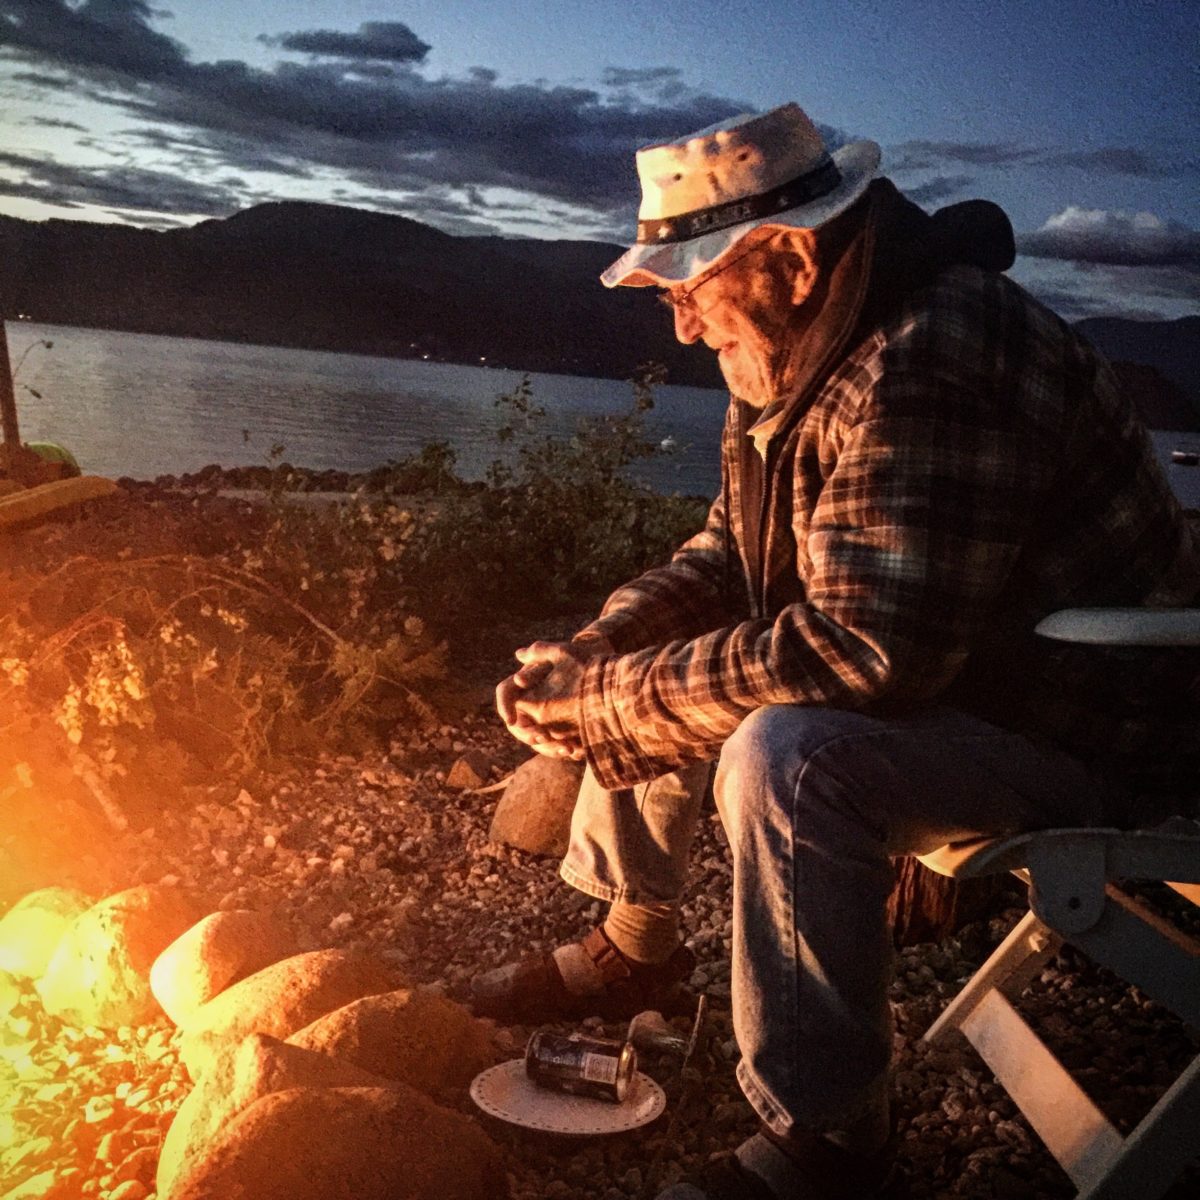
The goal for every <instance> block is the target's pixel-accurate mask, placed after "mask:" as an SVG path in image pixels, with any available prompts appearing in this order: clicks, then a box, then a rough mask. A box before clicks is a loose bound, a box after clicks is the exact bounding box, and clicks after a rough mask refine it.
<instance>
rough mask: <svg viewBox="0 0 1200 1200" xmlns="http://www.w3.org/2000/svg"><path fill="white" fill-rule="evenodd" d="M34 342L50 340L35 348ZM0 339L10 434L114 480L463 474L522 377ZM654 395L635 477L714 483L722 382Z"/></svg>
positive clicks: (1179, 443) (550, 402)
mask: <svg viewBox="0 0 1200 1200" xmlns="http://www.w3.org/2000/svg"><path fill="white" fill-rule="evenodd" d="M42 339H44V340H47V341H51V342H53V343H54V345H53V348H52V349H49V350H47V349H45V348H44V347H42V346H39V345H36V344H35V343H37V342H38V341H39V340H42ZM8 340H9V353H10V355H11V357H12V361H13V366H14V368H16V366H17V364H18V362H20V360H21V358H22V356H23V355H25V352H26V350H28V351H29V353H28V354H27V355H25V358H24V362H23V363H21V366H20V368H19V371H18V373H17V380H16V382H17V406H18V411H19V413H20V419H21V434H22V436H23V438H24V439H25V440H26V441H39V440H48V441H55V442H61V443H62V444H63V445H65V446H67V447H69V448H70V449H71V450H72V451H73V452H74V453H75V455H76V457H78V459H79V461H80V463H81V464H82V465H83V468H84V470H85V471H88V472H90V473H94V474H98V475H109V476H113V477H117V476H121V475H131V476H134V477H135V478H144V479H145V478H153V477H154V476H156V475H179V474H182V473H183V472H186V471H195V470H198V469H199V468H200V467H203V466H205V465H207V464H208V463H220V464H221V465H222V466H227V467H232V466H244V465H248V464H253V463H263V462H266V461H267V457H268V454H269V452H270V449H271V447H272V446H273V445H282V446H283V447H285V457H286V458H287V460H288V461H289V462H292V463H295V464H296V465H298V466H305V467H314V468H317V469H325V468H335V469H339V470H346V471H360V470H368V469H370V468H371V467H375V466H379V465H380V464H382V463H385V462H387V461H388V460H390V459H399V458H402V457H404V456H405V455H407V454H412V453H414V452H415V451H417V450H419V449H420V448H421V447H422V446H423V445H425V444H427V443H428V442H431V441H448V442H450V443H451V445H453V446H454V448H455V450H456V451H457V452H458V469H459V472H460V474H462V475H463V476H464V477H465V478H468V479H478V478H480V477H482V475H483V473H484V472H485V471H486V469H487V466H488V464H489V463H490V462H491V461H492V460H493V459H494V458H495V457H496V456H497V445H496V440H495V432H496V430H497V428H498V427H499V426H500V425H501V424H502V423H503V420H504V416H503V414H502V413H501V412H500V411H498V410H497V409H496V408H495V406H494V403H493V402H494V400H495V398H496V397H497V396H498V395H500V394H501V393H503V392H507V391H510V390H511V389H512V388H514V387H515V386H516V385H517V384H518V383H519V382H520V380H521V378H522V373H521V372H519V371H501V370H488V369H486V368H483V367H464V366H454V365H450V364H446V363H430V362H410V361H406V360H402V359H391V358H371V357H368V356H366V355H358V354H328V353H323V352H321V351H315V350H287V349H279V348H276V347H271V346H244V345H238V344H234V343H230V342H208V341H201V340H199V339H192V338H173V337H157V336H154V335H151V334H137V333H116V332H112V331H109V330H97V329H76V328H73V327H69V326H61V325H36V324H33V323H31V322H24V321H22V322H10V323H9V325H8ZM531 380H532V384H533V396H534V400H535V401H536V402H537V403H538V404H540V405H541V406H542V407H543V408H545V409H546V426H547V428H548V429H549V430H551V431H554V432H556V433H567V432H569V431H570V430H571V429H572V428H573V426H574V422H575V421H576V420H577V419H578V418H579V417H581V416H593V415H598V414H604V413H619V412H623V411H626V410H627V409H628V407H629V405H630V403H631V396H632V393H631V390H630V387H629V385H628V384H625V383H620V382H617V381H614V380H608V379H582V378H578V377H574V376H567V375H537V374H534V375H531ZM22 385H28V387H32V388H33V389H35V390H36V391H37V392H38V393H40V397H41V398H40V399H39V398H37V397H35V396H33V395H32V394H31V393H30V392H29V391H28V390H27V388H26V387H25V386H22ZM655 396H656V399H655V407H654V410H653V411H652V412H651V413H649V414H648V418H647V428H648V431H649V433H650V434H651V436H652V437H653V438H654V440H655V441H660V440H662V439H664V438H670V439H672V440H673V441H674V443H675V447H676V448H675V450H674V452H673V453H672V454H671V455H669V456H667V457H664V458H658V459H654V460H651V461H650V462H647V463H641V464H638V466H637V467H636V468H635V475H636V476H637V477H638V478H640V479H642V480H643V481H644V482H646V483H648V484H650V485H651V486H652V487H654V488H656V489H658V490H659V491H663V492H672V491H678V492H682V493H684V494H686V495H704V496H708V495H713V494H715V492H716V489H717V486H718V482H719V469H718V457H717V455H718V445H719V439H720V431H721V422H722V418H723V415H724V407H725V399H726V397H725V393H724V392H720V391H714V390H711V389H706V388H685V387H661V388H658V389H657V390H656V393H655ZM243 431H245V433H244V432H243ZM246 435H248V438H249V440H247V436H246ZM1153 436H1154V442H1155V446H1156V449H1157V450H1158V454H1159V458H1160V460H1161V461H1162V462H1163V464H1164V466H1165V468H1166V471H1167V475H1168V477H1169V479H1170V480H1171V483H1172V486H1173V487H1174V488H1175V490H1176V492H1177V494H1178V495H1179V496H1180V497H1181V498H1182V499H1183V500H1184V502H1185V503H1186V504H1188V505H1189V506H1190V507H1193V508H1200V467H1189V466H1183V465H1179V464H1173V463H1171V461H1170V457H1171V451H1172V450H1173V449H1175V448H1176V447H1194V448H1198V449H1200V436H1198V435H1195V434H1177V433H1155V434H1154V435H1153Z"/></svg>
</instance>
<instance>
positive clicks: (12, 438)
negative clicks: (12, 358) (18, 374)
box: [0, 299, 21, 449]
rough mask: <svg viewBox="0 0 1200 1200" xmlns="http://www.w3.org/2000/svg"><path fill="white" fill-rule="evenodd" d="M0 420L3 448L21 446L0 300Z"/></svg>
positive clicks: (1, 301) (2, 306) (6, 336)
mask: <svg viewBox="0 0 1200 1200" xmlns="http://www.w3.org/2000/svg"><path fill="white" fill-rule="evenodd" d="M0 418H3V423H4V445H5V448H6V449H7V448H9V447H19V446H20V445H21V431H20V428H19V427H18V425H17V397H16V393H15V392H14V391H13V378H12V365H11V364H10V362H9V359H8V334H7V332H6V331H5V328H4V302H3V300H2V299H0Z"/></svg>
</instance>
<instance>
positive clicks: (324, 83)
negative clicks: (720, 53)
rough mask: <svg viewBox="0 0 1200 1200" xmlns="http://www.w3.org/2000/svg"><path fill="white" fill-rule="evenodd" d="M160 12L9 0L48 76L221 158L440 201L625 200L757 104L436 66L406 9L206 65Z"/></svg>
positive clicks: (597, 203)
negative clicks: (642, 170) (296, 52)
mask: <svg viewBox="0 0 1200 1200" xmlns="http://www.w3.org/2000/svg"><path fill="white" fill-rule="evenodd" d="M150 16H151V13H150V10H149V9H148V7H147V6H146V5H145V4H144V3H142V2H141V0H87V2H86V3H84V4H83V5H82V6H81V7H79V8H77V9H76V8H73V7H72V6H71V5H70V4H69V3H67V0H0V48H3V49H4V50H6V51H7V54H8V55H9V56H10V57H13V58H16V59H18V60H19V61H20V62H22V63H24V64H25V65H27V66H31V67H33V68H35V69H36V70H37V71H38V72H39V73H40V74H43V75H44V74H45V73H46V71H47V70H49V69H58V70H61V71H62V72H64V74H65V73H66V72H68V71H69V72H70V78H71V86H72V87H73V89H75V90H76V92H77V93H78V91H81V90H84V89H86V88H87V87H89V86H91V87H92V88H93V89H95V90H94V91H93V94H92V98H94V99H102V100H103V101H105V102H106V103H107V104H109V105H110V106H115V107H117V108H119V109H121V110H123V111H124V112H126V113H127V114H130V115H132V116H134V117H135V118H137V119H138V120H139V121H140V122H143V123H145V124H146V125H147V126H149V127H151V128H157V129H172V130H178V131H181V132H186V133H187V135H188V136H189V137H190V138H192V139H193V140H194V141H199V142H203V143H204V144H205V147H206V149H207V151H208V152H209V153H210V154H211V155H212V156H213V159H214V161H219V162H223V163H228V164H229V165H232V166H239V167H240V166H241V165H242V164H243V163H244V162H245V161H246V159H247V157H250V156H253V157H257V158H258V160H259V161H260V162H262V163H263V164H270V163H275V164H279V166H280V168H281V169H284V170H288V169H289V168H290V171H289V173H291V174H303V173H307V172H323V173H332V174H336V175H339V176H340V177H341V179H342V181H343V182H347V181H348V182H349V183H351V184H354V185H357V186H358V187H365V188H371V189H377V190H381V191H382V190H392V189H400V190H404V189H407V190H409V191H414V192H417V191H422V190H424V191H428V192H429V193H430V196H431V200H432V199H434V198H436V196H438V195H439V194H440V191H439V189H441V188H443V187H446V186H451V187H456V186H457V187H462V186H467V185H473V186H477V187H503V188H508V189H512V190H515V191H519V192H524V193H527V194H531V195H533V196H537V197H540V198H542V199H545V200H551V201H562V202H565V203H568V204H571V205H578V206H580V207H582V208H585V209H590V210H592V211H593V212H596V213H608V214H611V213H614V212H617V211H620V212H622V213H624V212H625V211H626V210H627V209H628V206H629V204H630V202H631V200H635V198H636V180H635V177H634V172H633V151H634V150H635V149H636V148H637V147H638V146H639V145H643V144H646V143H647V142H653V141H660V140H665V139H668V138H674V137H677V136H679V134H680V133H683V132H686V131H688V130H693V129H698V128H701V127H703V126H705V125H709V124H711V123H713V122H714V121H718V120H720V119H722V118H724V117H727V116H730V115H732V114H733V113H736V112H739V111H742V110H743V109H744V107H745V106H744V105H743V104H740V103H737V102H735V101H732V100H729V99H725V98H722V97H717V96H711V95H707V94H703V93H696V92H692V91H689V90H686V89H685V90H684V93H683V94H680V95H678V96H675V97H674V98H672V99H665V100H664V99H662V98H661V96H659V97H649V98H647V97H646V96H645V95H639V96H636V97H633V98H630V97H628V96H627V95H625V93H624V92H621V91H614V90H613V86H612V85H601V86H597V87H595V88H588V87H568V86H561V85H552V84H548V83H545V82H540V83H512V84H501V83H500V82H499V81H498V79H497V76H496V74H495V72H493V71H490V70H488V69H486V68H481V69H477V70H474V71H471V72H469V73H468V74H467V75H466V76H464V77H461V78H449V77H440V78H432V77H426V76H425V75H423V74H421V73H420V72H419V71H418V70H417V67H416V64H415V62H414V61H413V59H414V56H415V55H416V53H417V51H418V48H419V47H423V46H424V43H423V42H421V41H420V39H418V38H416V36H415V35H413V34H412V32H411V30H408V27H407V26H401V25H400V24H399V23H387V24H385V23H375V24H370V25H364V26H362V27H361V28H360V29H359V31H358V33H356V34H337V35H336V36H332V37H326V36H325V31H315V32H310V33H309V34H304V35H302V34H287V35H284V37H285V38H286V39H287V40H288V43H289V46H291V47H292V48H297V47H301V46H303V47H305V48H307V49H308V50H309V51H310V52H312V53H314V54H319V55H321V56H324V57H321V58H320V60H319V61H317V60H314V61H309V62H296V61H286V60H285V61H281V62H279V63H277V64H275V65H274V66H273V67H271V68H270V69H262V68H259V67H255V66H251V65H249V64H247V63H245V62H238V61H221V62H206V63H193V62H190V61H189V60H188V58H187V56H186V54H185V52H184V51H183V49H182V48H181V47H180V46H179V45H178V44H177V43H175V42H174V41H172V40H171V39H169V38H166V37H164V36H162V35H160V34H158V33H156V32H155V31H154V30H152V29H151V28H150V26H149V21H150ZM401 30H404V31H405V33H404V34H402V33H401V32H400V31H401ZM297 38H301V39H303V40H301V41H296V40H295V39H297ZM384 53H389V54H390V55H391V56H392V60H391V61H393V62H396V60H397V59H402V61H400V62H399V64H398V65H396V66H395V68H394V70H393V71H392V72H391V73H390V74H387V73H384V74H379V73H371V74H364V73H363V70H362V68H363V66H364V64H365V65H370V63H372V62H375V63H376V64H378V62H379V60H378V58H368V57H366V56H368V55H380V54H384ZM421 53H422V54H423V53H424V51H421ZM350 55H355V56H363V57H348V56H350ZM404 55H407V58H403V56H404ZM671 72H672V69H671V68H655V69H652V70H651V71H649V72H648V73H645V74H644V75H643V77H642V78H641V82H642V83H646V82H653V84H654V85H655V86H659V87H660V91H661V88H662V87H663V86H673V85H674V83H675V82H678V80H677V79H676V77H675V76H674V75H672V73H671ZM52 78H53V77H52ZM614 78H626V77H624V76H620V75H618V76H615V77H614ZM52 86H57V82H56V83H54V84H52ZM114 149H115V150H120V149H122V147H119V146H118V147H114ZM194 153H195V151H193V154H194ZM431 211H432V210H431Z"/></svg>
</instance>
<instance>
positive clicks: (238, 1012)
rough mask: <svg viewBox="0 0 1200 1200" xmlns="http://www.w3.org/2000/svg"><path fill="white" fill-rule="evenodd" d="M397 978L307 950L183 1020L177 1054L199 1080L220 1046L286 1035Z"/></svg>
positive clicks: (342, 956) (353, 958)
mask: <svg viewBox="0 0 1200 1200" xmlns="http://www.w3.org/2000/svg"><path fill="white" fill-rule="evenodd" d="M399 982H400V981H399V980H398V979H397V978H396V976H395V973H394V972H393V971H391V970H390V969H389V968H388V967H387V966H385V965H384V964H383V963H381V962H379V961H378V960H376V959H373V958H368V957H366V956H365V955H361V954H353V953H351V952H350V951H348V950H310V951H309V952H308V953H307V954H296V955H293V956H292V957H291V958H285V959H283V960H282V961H281V962H277V963H272V964H271V965H270V966H269V967H264V968H263V969H262V970H261V971H256V972H255V973H254V974H253V975H250V976H247V978H245V979H242V980H239V981H238V982H237V983H235V984H233V985H232V986H231V987H227V988H226V989H225V990H224V991H223V992H221V993H220V994H219V995H217V996H214V997H213V998H212V999H211V1000H209V1001H208V1003H207V1004H202V1005H201V1006H200V1007H199V1008H198V1009H196V1011H195V1012H194V1013H192V1015H191V1016H190V1017H189V1018H188V1019H187V1021H186V1022H184V1024H183V1026H182V1029H183V1038H182V1041H181V1042H180V1048H179V1053H180V1057H181V1058H182V1059H183V1061H184V1064H185V1065H186V1067H187V1069H188V1073H189V1074H190V1075H191V1077H192V1078H193V1079H198V1078H199V1077H200V1076H201V1075H202V1074H204V1072H205V1071H207V1070H208V1069H209V1068H210V1067H211V1066H212V1063H213V1061H214V1060H215V1059H216V1057H217V1055H218V1054H219V1053H220V1052H221V1050H222V1049H224V1048H225V1047H227V1046H229V1045H230V1044H232V1043H236V1042H240V1041H241V1040H242V1038H244V1037H245V1036H246V1035H247V1034H250V1033H269V1034H270V1035H271V1036H272V1037H277V1038H287V1037H290V1036H291V1035H292V1034H293V1033H295V1032H296V1030H298V1029H303V1028H304V1026H305V1025H308V1024H310V1023H311V1022H313V1021H315V1020H316V1019H317V1018H318V1017H322V1016H324V1015H325V1014H326V1013H329V1012H333V1011H334V1009H337V1008H341V1007H342V1005H344V1004H350V1003H351V1002H352V1001H354V1000H361V999H362V998H363V996H373V995H375V994H376V993H378V992H390V991H392V990H393V989H394V988H395V987H396V985H397V984H398V983H399Z"/></svg>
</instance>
